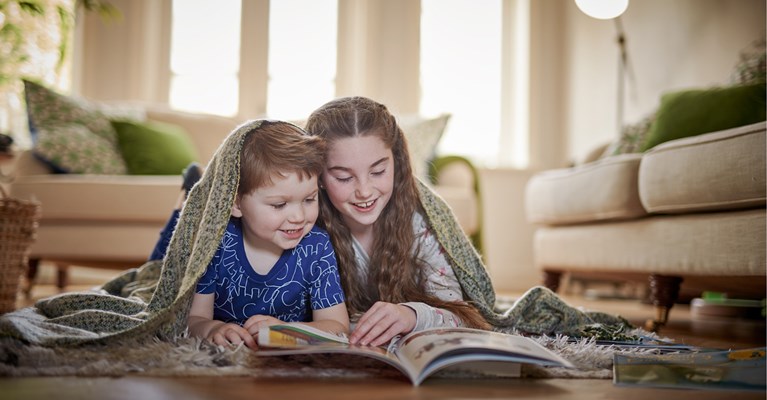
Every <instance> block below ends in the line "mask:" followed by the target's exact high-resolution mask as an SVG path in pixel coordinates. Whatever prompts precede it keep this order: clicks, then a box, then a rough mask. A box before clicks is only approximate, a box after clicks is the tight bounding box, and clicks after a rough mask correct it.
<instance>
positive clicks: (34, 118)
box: [24, 80, 127, 174]
mask: <svg viewBox="0 0 767 400" xmlns="http://www.w3.org/2000/svg"><path fill="white" fill-rule="evenodd" d="M24 92H25V96H26V102H27V113H28V116H29V124H30V131H31V133H32V136H33V140H34V148H33V149H34V152H35V154H36V155H37V156H38V157H40V158H41V160H43V161H45V162H46V163H48V164H49V165H50V166H51V168H53V169H54V170H55V171H57V172H71V173H79V174H124V173H126V171H127V167H126V165H125V162H124V161H123V159H122V156H121V155H120V152H119V150H118V148H117V134H116V132H115V131H114V128H112V125H111V124H110V122H109V119H108V118H107V117H106V115H105V114H103V113H102V112H101V111H100V110H98V108H97V107H95V106H93V105H91V104H89V103H87V102H86V101H84V100H81V99H77V98H74V97H69V96H64V95H61V94H59V93H56V92H55V91H53V90H50V89H48V88H46V87H44V86H42V85H39V84H37V83H34V82H31V81H26V80H25V81H24Z"/></svg>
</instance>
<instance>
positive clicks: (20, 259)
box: [0, 185, 40, 314]
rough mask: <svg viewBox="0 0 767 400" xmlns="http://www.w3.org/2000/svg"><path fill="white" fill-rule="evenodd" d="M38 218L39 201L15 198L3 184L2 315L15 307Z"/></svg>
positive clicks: (0, 227)
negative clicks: (11, 196)
mask: <svg viewBox="0 0 767 400" xmlns="http://www.w3.org/2000/svg"><path fill="white" fill-rule="evenodd" d="M39 220H40V203H38V202H36V201H26V200H17V199H12V198H10V197H9V196H8V194H7V193H6V192H5V189H3V187H2V185H0V314H3V313H7V312H9V311H13V310H15V309H16V296H17V294H18V291H19V282H20V280H21V276H22V274H23V272H24V271H25V270H26V268H27V256H28V255H29V246H31V245H32V243H33V242H34V240H35V234H36V233H37V223H38V221H39Z"/></svg>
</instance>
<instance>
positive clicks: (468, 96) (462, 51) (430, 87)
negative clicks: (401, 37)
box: [420, 0, 502, 164]
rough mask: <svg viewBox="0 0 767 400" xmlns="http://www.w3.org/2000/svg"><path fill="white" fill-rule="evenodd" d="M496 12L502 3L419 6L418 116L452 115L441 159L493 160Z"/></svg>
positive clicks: (438, 0) (497, 94)
mask: <svg viewBox="0 0 767 400" xmlns="http://www.w3.org/2000/svg"><path fill="white" fill-rule="evenodd" d="M501 6H502V4H501V0H492V1H491V0H486V1H482V2H477V1H474V0H422V1H421V72H420V76H421V92H422V96H421V103H420V108H421V113H422V114H425V115H436V114H440V113H444V112H449V113H451V114H452V116H451V118H450V122H449V123H448V126H447V129H446V131H445V134H444V136H443V137H442V139H441V140H440V148H439V150H438V152H439V153H441V154H462V155H464V156H468V157H469V158H471V159H473V160H477V161H479V160H495V159H496V157H497V152H498V143H499V140H500V133H501V16H502V13H501ZM446 43H449V45H446ZM483 164H484V162H483Z"/></svg>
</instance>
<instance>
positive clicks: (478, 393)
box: [0, 269, 765, 400]
mask: <svg viewBox="0 0 767 400" xmlns="http://www.w3.org/2000/svg"><path fill="white" fill-rule="evenodd" d="M42 272H43V273H42V274H41V275H42V276H41V281H42V283H43V284H41V285H37V286H35V288H34V290H33V293H32V296H33V298H32V299H30V300H24V299H23V298H20V301H19V306H24V305H27V304H31V302H33V301H34V300H35V299H37V298H43V297H47V296H50V295H53V294H56V293H57V289H56V288H55V286H53V285H51V284H49V283H50V282H49V281H46V279H48V278H46V275H45V272H44V271H42ZM73 272H74V273H73V275H74V276H73V279H72V282H73V284H75V286H70V287H67V288H66V290H67V291H70V290H82V289H85V288H88V287H90V286H91V285H94V284H98V283H99V282H100V281H101V280H103V279H106V278H108V276H105V275H104V273H103V272H100V271H99V272H97V273H95V274H92V273H91V271H89V270H87V269H82V271H81V272H80V273H79V274H80V275H79V276H78V270H75V271H73ZM110 273H113V272H110ZM509 295H510V296H512V297H513V296H514V295H515V294H514V293H511V294H509ZM563 297H564V298H565V300H566V301H568V303H570V304H571V305H575V306H580V307H583V308H586V309H590V310H598V311H604V312H608V313H613V314H620V315H622V316H624V317H625V318H627V319H628V320H629V321H631V322H632V323H635V324H642V323H643V322H644V321H645V320H646V319H648V318H651V317H652V316H653V309H652V307H651V306H649V305H645V304H642V303H641V302H638V301H636V300H604V299H603V300H589V299H587V298H584V297H583V296H574V295H573V296H567V295H565V296H563ZM661 334H662V335H663V336H666V337H669V338H671V339H673V340H675V341H676V342H677V343H685V344H690V345H695V346H702V347H709V348H718V349H742V348H751V347H764V346H765V323H764V320H746V319H734V318H705V319H703V318H699V317H695V318H694V317H693V315H692V313H691V312H690V309H689V307H688V306H686V305H676V306H674V308H673V309H672V311H671V319H670V323H669V324H668V326H667V327H665V329H664V330H663V331H661ZM52 398H53V399H62V400H63V399H185V400H193V399H250V400H253V399H260V398H270V399H292V398H304V399H325V398H328V399H339V400H341V399H355V400H357V399H360V398H364V399H365V400H375V399H453V398H455V399H458V398H462V399H465V398H473V399H507V398H519V399H522V398H525V399H527V398H532V399H537V398H540V399H544V398H545V399H547V400H550V399H575V398H577V399H626V400H630V399H642V400H645V399H654V400H657V399H674V400H684V399H695V400H707V399H724V398H733V399H739V400H740V399H765V393H761V392H757V393H755V392H744V391H700V390H681V389H679V390H671V389H637V388H626V387H619V386H615V385H613V383H612V382H611V381H610V380H593V379H572V380H568V379H498V380H455V379H450V380H448V379H429V380H427V381H426V382H424V383H423V384H422V385H421V386H420V387H412V386H411V385H410V384H409V383H407V382H405V381H393V380H388V379H380V380H365V381H361V380H355V379H349V380H341V379H322V378H312V377H306V378H305V379H300V380H278V379H271V380H263V379H255V378H245V377H234V378H233V377H226V378H221V377H218V378H216V377H188V378H152V377H137V376H131V377H121V378H72V377H48V378H0V399H25V400H26V399H46V400H49V399H52Z"/></svg>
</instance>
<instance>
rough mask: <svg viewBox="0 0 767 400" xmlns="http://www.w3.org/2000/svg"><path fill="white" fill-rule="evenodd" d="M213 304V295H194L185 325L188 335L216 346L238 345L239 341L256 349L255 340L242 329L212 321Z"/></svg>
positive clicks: (235, 325) (237, 326)
mask: <svg viewBox="0 0 767 400" xmlns="http://www.w3.org/2000/svg"><path fill="white" fill-rule="evenodd" d="M214 302H215V294H214V293H210V294H202V293H195V294H194V298H193V299H192V308H191V309H190V310H189V318H188V319H187V323H186V324H187V327H188V328H189V333H190V334H192V336H197V337H201V338H204V339H207V340H209V341H211V342H213V343H215V344H217V345H222V346H223V345H226V344H239V341H242V342H245V345H246V346H248V347H250V348H257V347H258V345H257V344H256V341H255V339H254V338H253V337H252V336H251V335H250V334H249V333H248V331H247V330H245V329H244V328H243V327H241V326H239V325H237V324H227V323H225V322H223V321H217V320H214V319H213V304H214ZM238 338H239V340H238Z"/></svg>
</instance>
